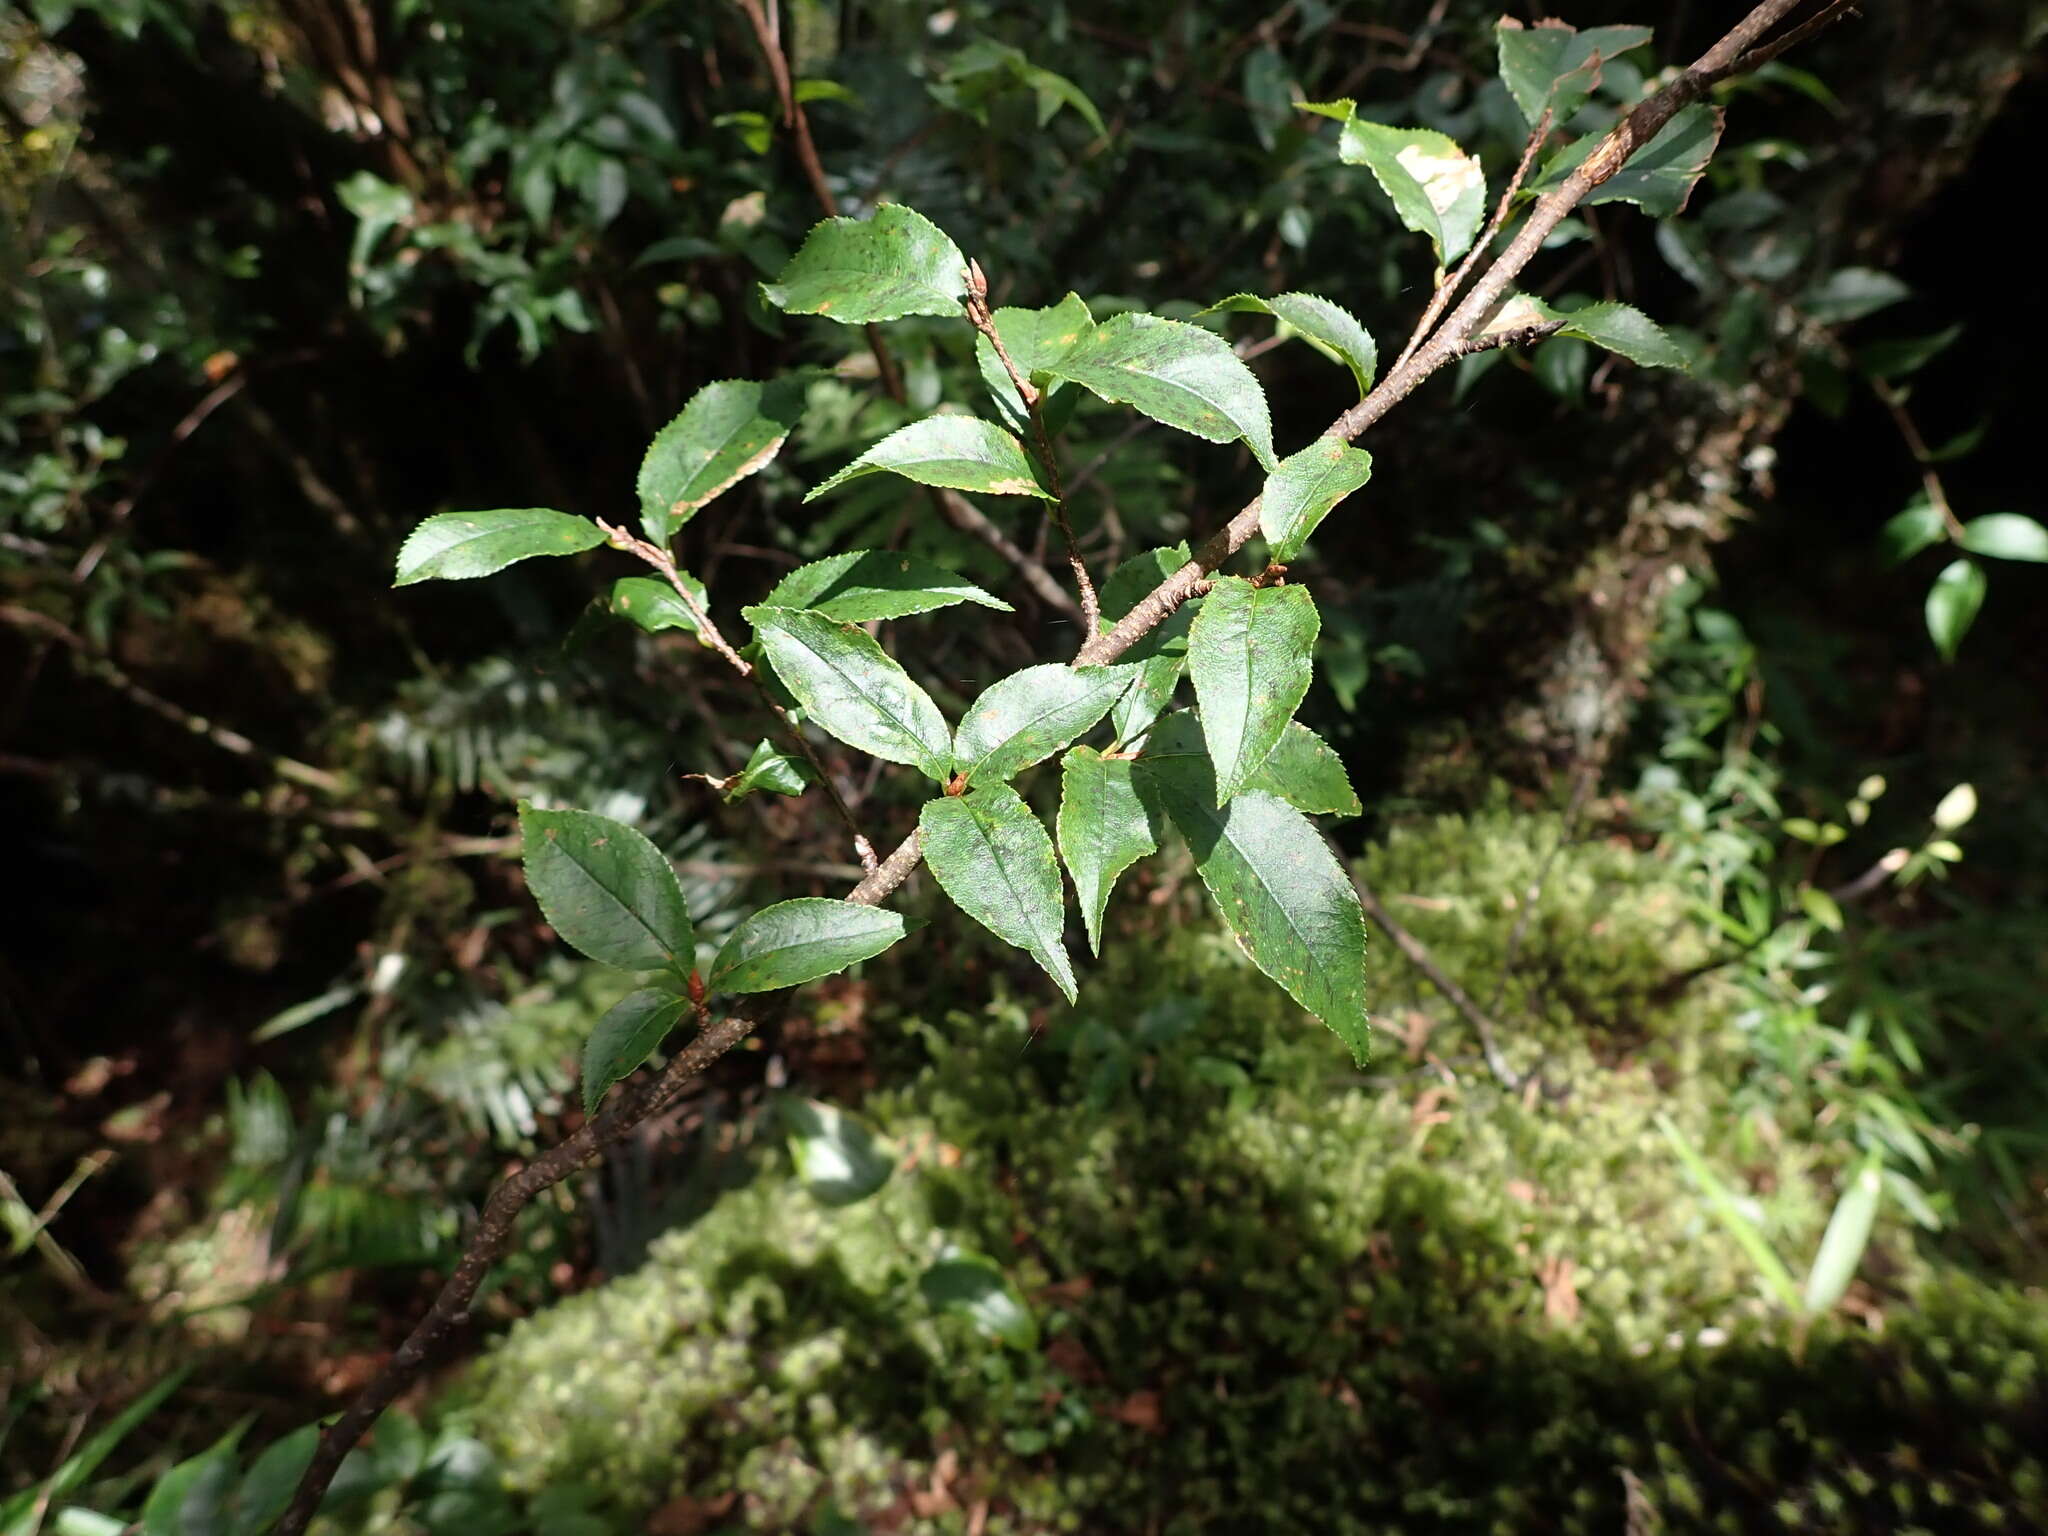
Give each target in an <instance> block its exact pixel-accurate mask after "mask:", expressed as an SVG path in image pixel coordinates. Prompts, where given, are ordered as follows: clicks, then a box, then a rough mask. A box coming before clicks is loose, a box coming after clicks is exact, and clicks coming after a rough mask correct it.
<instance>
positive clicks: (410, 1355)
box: [273, 1012, 754, 1536]
mask: <svg viewBox="0 0 2048 1536" xmlns="http://www.w3.org/2000/svg"><path fill="white" fill-rule="evenodd" d="M698 1018H699V1021H700V1023H701V1021H702V1019H703V1014H702V1013H701V1012H700V1013H699V1015H698ZM753 1027H754V1025H753V1022H752V1021H751V1020H749V1019H743V1018H739V1017H732V1018H725V1019H720V1020H719V1021H718V1022H717V1023H715V1024H708V1025H703V1027H701V1028H700V1029H699V1031H698V1033H697V1037H696V1038H695V1039H694V1040H692V1041H691V1042H690V1043H689V1044H688V1045H686V1046H684V1047H683V1048H682V1049H681V1050H680V1051H677V1052H676V1053H675V1055H673V1056H671V1057H670V1058H669V1060H668V1065H667V1066H665V1067H663V1068H662V1069H661V1071H660V1073H659V1074H658V1075H656V1076H655V1077H654V1078H653V1079H651V1080H650V1081H648V1082H646V1083H644V1084H642V1085H641V1086H640V1087H639V1088H638V1089H636V1090H634V1091H633V1092H631V1093H628V1094H627V1095H625V1097H623V1098H622V1099H620V1100H619V1101H618V1102H617V1103H615V1104H613V1105H612V1107H611V1108H610V1109H607V1110H605V1111H604V1112H603V1113H602V1114H600V1115H598V1116H597V1117H596V1118H595V1119H592V1120H588V1121H585V1122H584V1124H583V1127H582V1129H580V1130H578V1131H577V1132H576V1133H575V1134H574V1135H572V1136H570V1137H569V1138H568V1139H567V1140H565V1141H563V1142H561V1143H560V1144H558V1145H557V1146H555V1147H554V1148H552V1149H551V1150H549V1151H547V1152H543V1153H542V1154H541V1155H540V1156H539V1157H536V1158H535V1159H534V1160H533V1161H532V1162H530V1163H528V1164H527V1165H526V1166H525V1167H524V1168H521V1169H520V1170H519V1171H518V1172H517V1173H515V1174H513V1175H512V1176H511V1177H510V1178H508V1179H506V1180H505V1181H504V1182H503V1183H502V1184H500V1185H499V1186H498V1187H497V1188H496V1189H494V1190H492V1191H491V1194H490V1198H489V1199H487V1200H485V1201H484V1209H483V1214H482V1215H481V1216H480V1217H479V1218H478V1220H477V1224H476V1230H475V1232H473V1233H472V1234H471V1235H470V1239H469V1243H468V1245H467V1246H466V1247H465V1248H464V1249H463V1251H462V1257H461V1259H460V1260H458V1261H457V1263H456V1265H455V1271H454V1273H452V1274H451V1275H449V1277H448V1279H447V1282H446V1283H445V1284H444V1285H443V1286H442V1287H441V1290H440V1294H439V1295H437V1296H435V1298H434V1302H433V1305H432V1306H430V1307H429V1308H428V1309H427V1315H426V1316H425V1317H423V1318H421V1319H420V1321H419V1322H418V1323H417V1324H416V1325H415V1326H414V1328H413V1330H412V1332H411V1333H409V1334H407V1335H406V1338H405V1342H404V1343H403V1344H401V1345H399V1346H398V1349H397V1351H396V1352H395V1353H394V1354H393V1355H392V1356H391V1358H390V1359H389V1360H387V1361H386V1362H385V1363H384V1366H383V1368H382V1369H380V1370H379V1371H378V1372H377V1374H376V1375H375V1376H374V1377H372V1378H371V1380H370V1383H369V1385H368V1386H366V1387H364V1388H363V1390H362V1391H361V1392H359V1393H357V1394H356V1398H355V1401H354V1402H352V1403H350V1404H349V1405H348V1407H347V1408H346V1409H345V1410H344V1411H343V1412H342V1415H341V1417H340V1418H338V1419H336V1420H335V1421H334V1422H333V1423H332V1424H330V1425H328V1426H327V1428H326V1429H324V1430H322V1431H321V1432H320V1444H319V1446H318V1448H317V1449H315V1451H314V1452H313V1460H312V1463H311V1464H310V1465H309V1466H308V1467H307V1468H306V1473H305V1476H304V1477H302V1478H300V1479H299V1486H298V1489H297V1491H296V1492H294V1493H293V1495H292V1501H291V1503H290V1504H289V1505H288V1506H286V1508H285V1512H284V1514H283V1515H282V1516H281V1517H280V1518H279V1520H278V1522H277V1525H276V1526H275V1527H274V1528H273V1530H274V1533H275V1536H303V1533H304V1531H305V1529H306V1527H307V1526H308V1525H309V1524H311V1523H312V1519H313V1516H314V1514H315V1513H316V1512H317V1511H318V1510H319V1508H320V1501H321V1499H322V1498H323V1497H325V1496H326V1493H327V1487H328V1484H330V1483H332V1482H333V1481H334V1474H335V1473H336V1472H337V1471H339V1470H340V1468H341V1463H342V1460H343V1458H345V1457H346V1456H347V1455H348V1453H349V1452H350V1451H351V1450H352V1449H354V1447H355V1444H356V1442H357V1441H358V1440H360V1439H362V1437H363V1435H364V1434H365V1433H366V1432H367V1431H368V1430H369V1428H370V1426H371V1425H372V1424H374V1423H375V1422H376V1421H377V1417H378V1415H380V1414H381V1413H383V1412H384V1410H385V1409H386V1408H388V1407H390V1406H391V1404H392V1403H393V1402H394V1401H395V1400H396V1399H397V1398H398V1396H399V1394H400V1393H402V1392H403V1391H405V1389H406V1388H407V1387H409V1386H411V1385H412V1383H413V1382H414V1381H415V1380H416V1379H417V1378H418V1376H419V1374H420V1372H421V1371H422V1370H423V1369H424V1368H425V1367H426V1365H427V1363H428V1361H429V1360H430V1359H431V1358H432V1357H433V1356H434V1354H435V1353H436V1352H437V1351H438V1350H439V1348H440V1346H441V1345H442V1344H443V1343H444V1342H445V1341H446V1340H447V1337H448V1335H449V1334H451V1333H453V1332H454V1331H455V1330H456V1329H458V1328H460V1327H462V1326H463V1325H464V1324H465V1323H467V1322H468V1321H469V1306H470V1303H471V1302H472V1301H474V1300H475V1299H476V1292H477V1287H478V1286H480V1285H481V1284H483V1280H484V1276H485V1275H487V1274H489V1273H490V1270H491V1266H492V1265H493V1264H494V1263H496V1262H497V1259H498V1256H499V1255H500V1254H501V1253H503V1252H504V1251H505V1245H506V1244H507V1243H508V1242H510V1241H511V1239H512V1228H513V1225H514V1223H515V1222H516V1221H517V1220H518V1218H519V1213H520V1212H521V1211H523V1210H525V1209H526V1207H527V1205H528V1204H529V1203H530V1202H531V1201H532V1200H533V1198H534V1196H536V1195H538V1194H540V1193H541V1192H542V1191H543V1190H547V1189H552V1188H553V1187H554V1186H555V1185H557V1184H559V1183H561V1182H562V1180H564V1179H566V1178H568V1177H569V1176H570V1175H571V1174H574V1173H576V1172H578V1171H579V1170H580V1169H582V1168H583V1167H584V1165H585V1164H587V1163H588V1162H589V1161H590V1160H591V1159H592V1158H594V1157H596V1156H597V1155H598V1154H599V1153H600V1152H602V1151H603V1150H604V1149H605V1148H606V1147H608V1146H610V1145H611V1144H612V1143H613V1142H615V1141H617V1140H618V1139H619V1138H620V1137H622V1136H624V1135H625V1134H626V1132H628V1131H630V1130H631V1129H633V1127H634V1126H636V1125H638V1124H640V1122H641V1121H643V1120H645V1119H647V1118H648V1116H650V1115H653V1114H657V1113H659V1112H660V1111H661V1110H663V1109H666V1108H667V1107H668V1106H669V1105H670V1104H672V1103H674V1102H675V1101H676V1099H677V1098H678V1097H680V1096H681V1094H682V1092H683V1090H684V1089H685V1088H687V1087H688V1086H689V1085H690V1084H691V1083H692V1082H693V1081H695V1080H696V1079H697V1077H698V1076H699V1075H701V1074H702V1073H703V1071H704V1070H705V1068H707V1067H709V1066H710V1065H711V1063H712V1062H714V1061H716V1060H717V1059H718V1058H719V1057H721V1056H723V1055H724V1054H725V1053H726V1052H727V1051H729V1050H731V1049H732V1048H733V1046H735V1045H737V1044H738V1043H739V1042H740V1041H741V1040H742V1039H744V1038H745V1037H746V1035H747V1034H748V1032H749V1031H751V1030H752V1029H753Z"/></svg>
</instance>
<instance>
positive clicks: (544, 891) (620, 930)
mask: <svg viewBox="0 0 2048 1536" xmlns="http://www.w3.org/2000/svg"><path fill="white" fill-rule="evenodd" d="M519 834H520V839H521V844H522V854H523V858H524V861H525V865H526V883H527V886H528V887H529V888H530V889H531V890H532V892H533V899H534V900H535V901H537V902H539V903H540V910H541V916H543V917H545V918H546V919H547V920H548V926H549V927H550V928H552V929H554V930H555V932H556V933H557V934H558V935H560V936H561V939H562V942H563V943H565V944H568V945H570V946H572V947H573V948H575V949H578V950H581V951H582V952H583V953H584V954H586V955H588V956H590V958H591V959H593V960H602V961H603V962H604V963H605V964H606V965H615V966H617V967H618V968H619V969H620V970H622V971H658V970H673V971H674V972H675V973H676V974H677V975H678V976H688V975H689V974H690V970H691V967H692V966H693V965H694V964H695V962H696V951H697V937H696V932H695V930H694V929H693V928H692V927H691V926H690V912H689V908H688V907H687V906H686V905H685V904H684V901H683V889H682V887H681V886H680V885H678V884H677V883H676V872H675V870H674V869H673V868H672V867H671V866H670V864H669V862H668V860H667V859H666V858H664V857H663V856H662V852H661V850H660V849H659V848H657V847H655V846H654V844H652V843H650V842H649V841H648V840H647V839H646V838H645V837H643V836H641V835H640V834H639V833H638V832H636V831H634V830H633V829H632V828H631V827H629V826H625V825H623V824H622V823H620V822H616V821H611V820H609V819H607V818H606V817H603V816H593V815H591V814H590V813H589V812H588V811H544V810H541V809H540V808H539V807H537V806H535V805H532V804H531V803H529V802H527V801H524V800H522V801H521V802H520V803H519Z"/></svg>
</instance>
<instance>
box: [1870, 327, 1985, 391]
mask: <svg viewBox="0 0 2048 1536" xmlns="http://www.w3.org/2000/svg"><path fill="white" fill-rule="evenodd" d="M1962 334H1963V328H1962V327H1961V326H1960V325H1952V326H1950V327H1949V328H1948V329H1947V330H1945V331H1936V332H1934V333H1933V334H1932V335H1929V336H1904V337H1901V338H1899V339H1898V340H1896V341H1873V342H1872V343H1871V344H1870V345H1869V346H1867V347H1860V348H1858V349H1857V352H1856V366H1857V367H1858V368H1860V369H1861V370H1862V371H1863V372H1864V373H1866V374H1867V375H1869V376H1870V377H1871V378H1873V379H1903V378H1904V377H1906V375H1908V374H1910V373H1918V372H1919V371H1920V370H1921V369H1922V368H1924V367H1926V366H1927V365H1928V364H1929V363H1931V362H1933V361H1934V359H1935V358H1937V357H1939V356H1940V355H1941V354H1942V353H1944V352H1946V351H1947V350H1948V349H1949V348H1950V347H1951V346H1952V345H1954V343H1955V340H1956V338H1957V337H1958V336H1960V335H1962Z"/></svg>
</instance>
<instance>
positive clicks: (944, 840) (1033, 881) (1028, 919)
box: [917, 784, 1075, 1003]
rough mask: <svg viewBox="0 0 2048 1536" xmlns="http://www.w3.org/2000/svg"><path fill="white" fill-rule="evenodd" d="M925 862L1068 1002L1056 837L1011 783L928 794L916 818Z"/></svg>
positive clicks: (1070, 985) (1071, 990) (1069, 975)
mask: <svg viewBox="0 0 2048 1536" xmlns="http://www.w3.org/2000/svg"><path fill="white" fill-rule="evenodd" d="M917 824H918V828H919V830H920V831H921V832H922V833H923V835H924V857H925V862H926V863H927V864H929V865H930V866H931V871H932V874H933V875H934V876H935V877H936V878H937V880H938V882H939V886H940V888H941V889H943V890H944V891H945V893H946V894H947V895H948V896H950V897H952V898H953V902H954V905H956V906H958V907H959V908H960V910H961V911H963V912H965V913H966V914H967V915H968V916H969V917H971V918H973V919H974V920H975V921H976V922H977V923H980V924H981V925H982V927H984V928H986V929H988V931H989V932H990V933H993V934H994V935H995V936H996V937H997V938H999V939H1001V940H1003V941H1004V942H1005V943H1007V944H1014V945H1016V946H1017V947H1018V948H1019V949H1021V950H1024V951H1025V952H1026V953H1028V954H1029V955H1030V956H1031V958H1032V959H1034V960H1036V961H1037V962H1038V963H1039V965H1041V966H1042V967H1044V969H1045V973H1046V974H1047V975H1048V976H1050V977H1052V979H1053V980H1054V981H1055V982H1056V983H1058V985H1059V989H1060V991H1061V992H1063V993H1065V994H1066V998H1067V1001H1068V1002H1070V1003H1071V1002H1072V1001H1073V1000H1074V997H1075V985H1074V967H1073V965H1072V963H1071V962H1070V961H1069V960H1068V959H1067V950H1066V945H1065V944H1064V942H1062V939H1061V929H1062V928H1063V927H1065V910H1066V902H1065V893H1064V892H1063V891H1062V890H1061V888H1060V871H1059V865H1058V864H1057V863H1056V862H1055V861H1054V858H1053V851H1052V839H1051V838H1050V837H1047V836H1046V834H1045V828H1044V827H1043V826H1041V825H1040V824H1039V821H1038V818H1037V817H1036V816H1034V815H1032V814H1031V807H1029V806H1028V805H1026V804H1025V803H1024V802H1023V801H1022V800H1020V799H1018V798H1017V792H1016V791H1015V790H1013V789H1011V788H1010V787H1009V785H1007V784H987V785H984V786H982V787H981V788H979V789H973V790H969V791H968V792H967V793H966V794H964V795H947V796H944V797H942V798H940V799H937V800H931V801H927V802H926V804H925V808H924V810H923V812H922V813H920V814H919V816H918V819H917Z"/></svg>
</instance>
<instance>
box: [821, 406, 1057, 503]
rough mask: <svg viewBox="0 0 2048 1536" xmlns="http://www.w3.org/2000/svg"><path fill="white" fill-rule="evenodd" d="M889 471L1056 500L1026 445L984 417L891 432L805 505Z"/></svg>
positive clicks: (940, 420)
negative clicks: (1025, 447)
mask: <svg viewBox="0 0 2048 1536" xmlns="http://www.w3.org/2000/svg"><path fill="white" fill-rule="evenodd" d="M885 470H886V471H891V472H893V473H895V474H899V475H901V476H903V477H904V479H906V480H915V481H916V482H917V483H918V484H919V485H937V486H943V487H945V488H946V489H948V490H954V491H980V492H982V493H983V494H985V495H989V496H1037V497H1040V498H1042V499H1043V500H1046V501H1051V500H1052V499H1053V494H1052V492H1050V491H1048V490H1047V489H1046V488H1045V487H1044V486H1042V485H1040V484H1039V483H1038V471H1037V469H1036V468H1035V467H1034V466H1033V465H1032V462H1031V456H1030V455H1029V454H1028V453H1026V452H1025V451H1024V445H1023V444H1022V443H1020V442H1018V441H1017V439H1016V438H1014V437H1012V436H1011V435H1010V434H1009V433H1007V432H1005V431H1004V430H1003V429H1002V428H1001V427H999V426H997V425H996V424H995V423H994V422H992V421H983V420H982V419H981V418H980V417H979V416H927V417H926V418H925V419H924V420H923V421H913V422H912V423H911V424H910V425H909V426H907V427H904V428H901V429H900V430H898V431H895V432H891V433H890V434H889V435H888V436H887V437H885V438H883V439H882V440H881V441H880V442H879V443H877V444H875V446H874V447H872V448H870V449H869V450H868V451H867V452H866V453H864V454H862V455H861V456H860V457H859V458H857V459H855V460H854V461H853V462H852V463H851V464H849V465H847V466H846V468H844V469H842V470H840V471H839V473H838V474H836V475H834V476H833V477H832V478H831V479H830V480H827V481H826V482H825V483H824V484H823V485H821V486H819V487H817V489H815V490H813V491H812V492H811V493H810V495H808V496H806V497H805V498H804V500H805V501H816V500H817V499H818V498H819V497H820V496H823V495H824V494H825V493H826V492H827V491H835V490H837V489H838V488H839V487H840V486H842V485H845V484H846V483H847V482H848V481H849V480H858V479H860V478H862V477H863V476H866V475H878V474H881V473H883V472H884V471H885Z"/></svg>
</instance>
